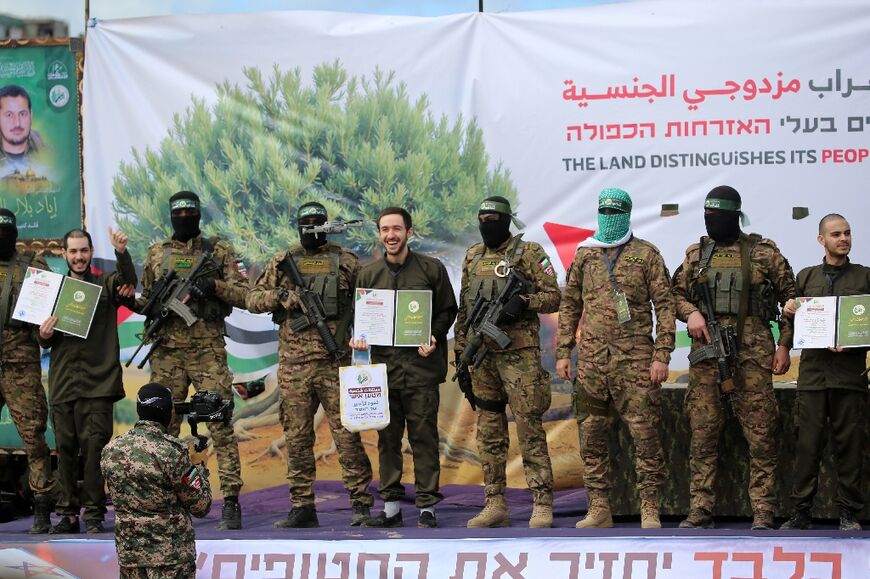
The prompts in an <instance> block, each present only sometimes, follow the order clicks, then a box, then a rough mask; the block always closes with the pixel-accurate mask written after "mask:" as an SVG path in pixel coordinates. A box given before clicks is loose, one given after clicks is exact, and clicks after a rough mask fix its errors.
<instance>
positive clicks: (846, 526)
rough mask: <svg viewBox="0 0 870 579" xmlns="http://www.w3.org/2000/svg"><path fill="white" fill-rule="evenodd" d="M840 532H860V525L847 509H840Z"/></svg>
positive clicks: (853, 514)
mask: <svg viewBox="0 0 870 579" xmlns="http://www.w3.org/2000/svg"><path fill="white" fill-rule="evenodd" d="M840 530H841V531H860V530H861V523H859V522H858V520H857V519H856V518H855V513H853V512H852V511H850V510H849V509H840Z"/></svg>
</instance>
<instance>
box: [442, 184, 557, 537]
mask: <svg viewBox="0 0 870 579" xmlns="http://www.w3.org/2000/svg"><path fill="white" fill-rule="evenodd" d="M477 219H478V222H479V228H480V236H481V238H482V240H483V242H482V243H476V244H474V245H472V246H471V247H470V248H468V251H467V252H466V254H465V261H464V262H463V264H462V285H461V289H460V290H459V303H460V306H461V307H460V310H459V315H458V316H457V318H456V328H455V333H456V345H455V347H454V353H455V356H456V359H457V360H458V359H459V358H460V357H461V355H462V352H463V351H464V350H465V348H466V346H467V344H468V341H469V340H470V339H471V338H472V336H471V335H470V334H471V332H473V331H474V330H475V329H476V328H473V327H469V325H468V322H469V316H470V314H471V312H472V310H473V309H474V306H475V303H478V302H479V303H482V304H492V302H493V301H494V300H495V299H496V298H497V297H498V296H499V295H500V294H501V292H502V290H503V289H504V287H505V285H506V284H507V281H508V274H509V273H510V271H511V270H516V272H517V273H519V274H520V275H521V276H522V277H523V278H524V287H522V288H521V290H520V293H517V294H514V295H513V296H512V297H511V298H510V299H509V300H508V301H507V303H505V304H504V307H503V309H502V312H501V314H500V316H499V319H498V320H496V325H497V326H498V327H499V328H500V329H501V330H503V331H504V332H505V333H506V334H507V335H508V336H509V337H510V343H509V344H508V345H507V346H506V347H504V348H501V347H499V345H498V344H497V343H496V342H494V341H492V340H491V339H490V338H488V337H487V338H484V341H483V343H482V344H481V346H480V347H481V348H488V353H487V354H486V356H485V357H484V358H483V360H482V362H481V363H480V365H479V366H478V367H477V368H475V369H473V371H472V372H471V382H472V391H473V395H474V401H475V406H476V407H477V446H478V453H479V455H480V462H481V466H482V467H483V482H484V485H485V488H484V493H485V495H486V499H485V503H484V507H483V509H482V510H481V511H480V513H478V514H477V515H476V516H475V517H473V518H472V519H470V520H469V521H468V527H469V528H472V529H474V528H482V527H508V526H510V524H511V521H510V513H509V511H508V505H507V501H506V500H505V496H504V493H505V489H506V487H507V472H506V468H507V454H508V446H509V444H510V439H509V435H508V421H507V415H506V413H505V409H506V406H507V405H508V404H509V405H510V407H511V412H512V413H513V415H514V419H515V421H516V424H517V436H518V438H519V444H520V453H521V454H522V457H523V467H524V470H525V475H526V483H527V484H528V487H529V490H531V491H532V499H533V501H534V507H533V509H532V516H531V518H530V519H529V527H531V528H548V527H551V526H553V469H552V466H551V464H550V453H549V450H548V448H547V433H546V432H544V423H543V416H544V412H546V411H547V409H548V408H550V400H551V393H550V374H549V373H547V372H546V371H545V370H544V369H543V367H541V344H540V335H539V334H540V330H541V321H540V319H539V318H538V314H539V313H541V314H548V313H552V312H555V311H556V310H557V309H558V308H559V299H560V296H559V286H558V284H557V283H556V272H555V270H554V269H553V266H552V264H551V263H550V258H549V257H548V256H547V254H546V253H545V252H544V249H543V248H542V247H541V246H540V245H539V244H537V243H535V242H533V241H523V239H522V234H520V235H513V236H512V235H511V233H510V224H511V221H513V222H514V224H515V225H516V226H517V227H518V228H522V227H523V224H522V222H520V221H519V220H518V219H517V218H516V217H515V216H514V215H513V213H512V212H511V206H510V203H509V202H508V200H507V199H505V198H504V197H499V196H493V197H487V198H486V199H484V200H483V202H482V203H481V204H480V207H479V208H478V212H477ZM479 300H481V301H479Z"/></svg>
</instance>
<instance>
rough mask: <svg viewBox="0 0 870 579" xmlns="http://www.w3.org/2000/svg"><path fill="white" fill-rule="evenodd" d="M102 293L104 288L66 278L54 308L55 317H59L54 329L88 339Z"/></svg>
mask: <svg viewBox="0 0 870 579" xmlns="http://www.w3.org/2000/svg"><path fill="white" fill-rule="evenodd" d="M101 293H103V286H99V285H96V284H92V283H88V282H86V281H82V280H80V279H75V278H72V277H68V278H66V279H65V280H64V282H63V287H62V288H61V289H60V294H59V295H58V296H57V305H56V306H55V308H54V315H55V316H57V324H55V326H54V329H55V330H57V331H59V332H64V333H65V334H72V335H73V336H78V337H79V338H87V337H88V333H89V332H90V331H91V322H92V321H93V319H94V312H95V311H96V310H97V304H98V303H99V302H100V294H101Z"/></svg>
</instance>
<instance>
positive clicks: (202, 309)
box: [192, 297, 233, 322]
mask: <svg viewBox="0 0 870 579" xmlns="http://www.w3.org/2000/svg"><path fill="white" fill-rule="evenodd" d="M192 309H193V310H194V312H196V316H197V317H198V318H200V319H202V320H205V321H206V322H219V321H222V320H223V319H224V318H226V317H227V316H228V315H230V314H231V313H232V312H233V307H232V306H231V305H229V304H225V303H224V302H222V301H220V300H219V299H217V298H215V297H212V298H209V299H207V300H197V301H196V304H195V305H194V307H193V308H192Z"/></svg>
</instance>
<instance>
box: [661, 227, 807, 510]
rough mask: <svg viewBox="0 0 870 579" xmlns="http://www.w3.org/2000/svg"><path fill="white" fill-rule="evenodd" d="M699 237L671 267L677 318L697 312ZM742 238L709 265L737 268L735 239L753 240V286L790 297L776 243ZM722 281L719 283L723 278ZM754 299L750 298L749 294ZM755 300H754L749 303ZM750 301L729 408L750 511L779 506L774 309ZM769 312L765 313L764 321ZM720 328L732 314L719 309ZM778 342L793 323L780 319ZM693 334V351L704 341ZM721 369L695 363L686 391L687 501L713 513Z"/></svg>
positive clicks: (787, 338) (732, 320) (790, 281)
mask: <svg viewBox="0 0 870 579" xmlns="http://www.w3.org/2000/svg"><path fill="white" fill-rule="evenodd" d="M708 239H709V238H708V237H706V236H704V237H702V238H701V243H693V244H692V245H690V246H689V248H688V249H687V250H686V257H685V259H684V260H683V263H682V265H680V267H679V268H677V271H676V272H674V279H673V286H674V295H675V298H676V306H677V317H678V318H679V319H680V320H681V321H684V322H685V321H686V320H687V319H688V317H689V316H690V315H691V314H692V313H693V312H696V311H698V309H699V308H698V304H697V303H696V301H695V297H694V295H693V291H692V286H693V284H694V282H695V280H696V279H697V277H698V272H699V267H700V261H701V247H702V244H704V245H706V243H707V240H708ZM741 240H742V241H740V242H734V243H730V244H725V245H722V244H718V243H717V244H716V247H715V249H714V250H713V252H712V255H711V257H710V264H709V268H710V269H725V270H732V271H738V270H740V268H741V263H742V258H741V249H740V243H750V245H751V251H750V253H749V258H750V263H751V265H750V271H751V279H750V288H753V290H752V291H757V290H756V289H754V288H758V287H761V286H762V284H763V282H769V283H770V284H772V289H773V291H774V297H775V300H776V301H778V302H779V304H780V305H782V304H785V302H786V301H788V300H789V299H791V298H793V297H795V279H794V273H793V272H792V269H791V266H790V265H789V263H788V261H787V260H786V259H785V257H783V256H782V254H781V253H780V252H779V249H778V248H777V247H776V244H775V243H774V242H773V241H771V240H769V239H761V238H760V237H758V236H755V235H753V236H751V237H750V236H747V235H744V234H741ZM723 283H724V282H723ZM749 299H750V301H751V302H752V298H749ZM753 303H754V302H753ZM757 307H758V306H755V305H751V307H750V308H749V314H748V315H747V316H746V322H745V326H744V329H743V334H742V336H738V343H739V348H738V349H739V367H738V368H737V369H736V372H735V378H736V380H735V383H736V391H735V395H734V410H735V413H736V415H737V418H738V420H739V421H740V424H741V426H742V429H743V435H744V436H745V437H746V441H747V443H748V444H749V456H750V459H749V498H750V501H751V503H752V510H753V512H754V513H756V514H758V513H763V512H769V513H773V512H775V511H776V494H775V483H776V467H777V441H776V434H777V430H778V427H777V424H778V416H779V409H778V406H777V403H776V398H774V394H773V378H772V368H773V355H774V350H775V344H774V341H773V334H772V332H771V329H770V322H769V319H770V318H771V317H772V316H771V315H763V316H759V315H757V314H758V313H759V312H758V311H757ZM764 318H767V319H764ZM716 319H717V320H719V322H721V323H722V325H723V326H733V327H735V329H736V326H737V315H734V314H717V315H716ZM779 327H780V338H779V343H780V345H783V346H785V347H787V348H791V344H792V326H791V324H790V323H787V322H786V320H785V319H782V320H781V321H780V324H779ZM702 342H703V340H698V339H693V340H692V350H695V349H697V348H699V347H701V346H703V345H704V344H703V343H702ZM718 377H719V370H718V368H717V364H716V360H715V359H707V360H703V361H701V362H698V363H696V364H695V365H694V366H692V367H691V369H690V370H689V388H688V391H687V392H686V412H687V414H688V416H689V424H690V426H691V429H692V442H691V453H690V458H689V470H690V473H691V479H690V482H689V494H690V504H691V507H692V509H704V510H706V511H708V512H711V513H712V512H713V506H714V504H715V501H716V497H715V495H714V493H713V480H714V478H715V476H716V461H717V457H718V445H719V437H720V433H721V432H722V427H723V425H724V412H723V408H722V402H721V400H720V392H719V385H718Z"/></svg>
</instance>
